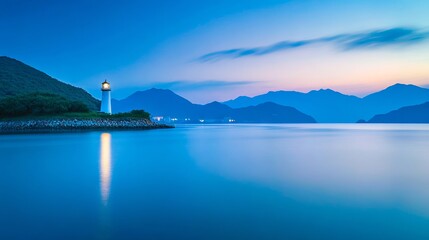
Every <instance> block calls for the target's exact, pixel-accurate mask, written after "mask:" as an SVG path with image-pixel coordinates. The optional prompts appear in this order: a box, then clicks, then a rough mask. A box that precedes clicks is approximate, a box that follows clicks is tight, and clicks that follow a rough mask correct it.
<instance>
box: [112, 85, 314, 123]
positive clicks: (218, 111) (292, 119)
mask: <svg viewBox="0 0 429 240" xmlns="http://www.w3.org/2000/svg"><path fill="white" fill-rule="evenodd" d="M112 109H113V112H128V111H131V110H133V109H144V110H145V111H147V112H150V113H151V115H152V117H169V118H170V120H171V119H173V120H174V121H177V122H188V123H199V122H211V123H220V122H236V123H314V122H315V120H314V119H313V118H312V117H311V116H308V115H306V114H304V113H301V112H300V111H298V110H296V109H295V108H292V107H287V106H281V105H279V104H275V103H269V102H268V103H262V104H259V105H257V106H250V107H244V108H237V109H233V108H231V107H228V106H227V105H225V104H221V103H219V102H212V103H209V104H206V105H199V104H193V103H191V102H190V101H188V100H186V99H185V98H183V97H181V96H179V95H177V94H175V93H174V92H172V91H170V90H163V89H155V88H153V89H149V90H146V91H139V92H136V93H134V94H132V95H130V96H129V97H127V98H125V99H123V100H113V101H112Z"/></svg>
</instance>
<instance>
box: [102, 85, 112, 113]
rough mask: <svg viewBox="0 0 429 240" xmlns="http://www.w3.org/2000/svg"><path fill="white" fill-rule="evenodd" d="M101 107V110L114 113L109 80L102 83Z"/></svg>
mask: <svg viewBox="0 0 429 240" xmlns="http://www.w3.org/2000/svg"><path fill="white" fill-rule="evenodd" d="M101 94H102V96H101V109H100V112H104V113H108V114H112V104H111V101H110V83H108V82H107V80H104V82H103V83H102V84H101Z"/></svg>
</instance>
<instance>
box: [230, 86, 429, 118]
mask: <svg viewBox="0 0 429 240" xmlns="http://www.w3.org/2000/svg"><path fill="white" fill-rule="evenodd" d="M427 101H429V89H426V88H421V87H417V86H414V85H405V84H395V85H393V86H390V87H388V88H386V89H384V90H382V91H379V92H376V93H373V94H370V95H368V96H366V97H364V98H359V97H355V96H349V95H344V94H342V93H339V92H335V91H333V90H330V89H326V90H324V89H322V90H317V91H310V92H308V93H301V92H295V91H276V92H268V93H266V94H262V95H259V96H255V97H243V96H242V97H238V98H236V99H234V100H230V101H227V102H224V103H225V104H226V105H228V106H230V107H232V108H239V107H246V106H254V105H257V104H260V103H264V102H274V103H277V104H280V105H284V106H291V107H294V108H296V109H298V110H299V111H302V112H304V113H306V114H309V115H310V116H313V117H314V118H315V119H316V121H318V122H337V123H341V122H346V123H347V122H356V121H358V120H359V119H369V118H371V117H372V116H374V115H375V114H380V113H386V112H389V111H392V110H395V109H398V108H400V107H404V106H409V105H416V104H421V103H424V102H427Z"/></svg>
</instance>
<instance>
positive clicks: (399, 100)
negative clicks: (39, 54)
mask: <svg viewBox="0 0 429 240" xmlns="http://www.w3.org/2000/svg"><path fill="white" fill-rule="evenodd" d="M0 86H1V87H0V99H2V98H5V97H8V96H17V95H21V94H26V93H34V92H39V93H53V94H58V95H61V96H63V97H65V98H67V99H68V100H73V101H80V102H82V103H84V104H85V105H87V106H88V107H89V109H91V110H93V111H98V110H99V106H100V101H99V100H97V99H95V98H94V97H92V96H91V95H90V94H89V93H88V92H86V91H85V90H83V89H81V88H78V87H74V86H72V85H69V84H66V83H63V82H61V81H58V80H57V79H54V78H52V77H50V76H48V75H47V74H45V73H43V72H41V71H39V70H37V69H35V68H33V67H30V66H28V65H26V64H24V63H22V62H20V61H18V60H15V59H12V58H9V57H0ZM428 102H429V89H426V88H422V87H418V86H414V85H405V84H395V85H392V86H390V87H388V88H386V89H384V90H381V91H379V92H375V93H373V94H370V95H368V96H366V97H363V98H359V97H356V96H350V95H345V94H342V93H340V92H336V91H333V90H331V89H320V90H313V91H310V92H308V93H302V92H295V91H274V92H268V93H266V94H262V95H258V96H255V97H246V96H241V97H238V98H236V99H234V100H230V101H226V102H224V103H219V102H212V103H209V104H206V105H200V104H193V103H191V102H190V101H188V100H186V99H185V98H183V97H181V96H179V95H177V94H175V93H174V92H172V91H170V90H162V89H150V90H146V91H138V92H135V93H134V94H132V95H130V96H129V97H127V98H125V99H122V100H114V99H113V100H112V109H113V111H114V112H116V113H117V112H128V111H131V110H138V109H143V110H145V111H147V112H149V113H151V115H152V116H153V117H159V118H165V119H172V120H173V121H177V122H180V121H183V122H189V123H192V122H202V121H203V122H237V123H311V122H316V121H317V122H321V123H324V122H325V123H342V122H344V123H353V122H357V121H360V122H365V121H364V120H368V119H369V120H368V121H367V122H373V123H379V122H380V123H381V122H386V123H400V122H404V123H429V120H428V118H429V110H428V109H429V103H428Z"/></svg>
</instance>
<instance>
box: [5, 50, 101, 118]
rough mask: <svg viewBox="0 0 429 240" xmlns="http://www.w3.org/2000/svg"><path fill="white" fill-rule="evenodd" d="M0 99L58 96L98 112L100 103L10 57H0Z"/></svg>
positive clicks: (76, 88) (82, 92) (84, 92)
mask: <svg viewBox="0 0 429 240" xmlns="http://www.w3.org/2000/svg"><path fill="white" fill-rule="evenodd" d="M0 86H1V87H0V99H2V98H5V97H12V96H16V95H22V94H28V93H36V92H38V93H51V94H58V95H60V96H62V97H65V98H66V99H68V100H72V101H80V102H82V103H84V104H85V105H87V106H88V108H89V109H91V110H94V111H98V110H99V106H100V101H99V100H97V99H95V98H94V97H92V96H91V95H90V94H89V93H88V92H86V91H85V90H83V89H82V88H78V87H75V86H72V85H70V84H66V83H63V82H61V81H58V80H57V79H55V78H52V77H50V76H49V75H47V74H46V73H43V72H41V71H39V70H37V69H35V68H33V67H30V66H28V65H27V64H24V63H22V62H20V61H18V60H16V59H13V58H10V57H4V56H3V57H0Z"/></svg>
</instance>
